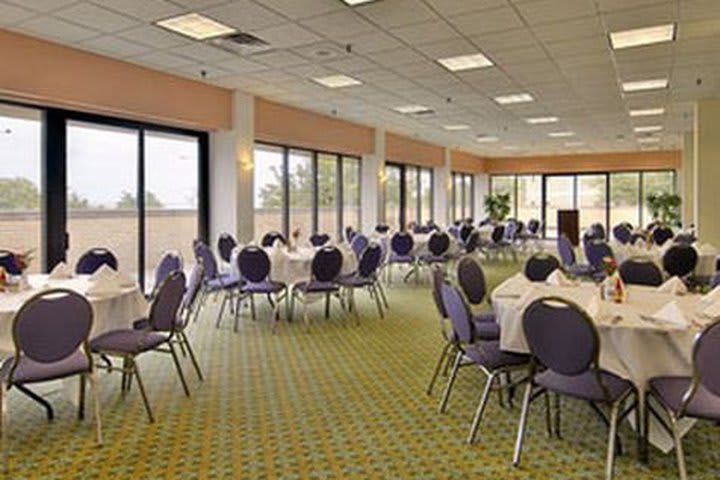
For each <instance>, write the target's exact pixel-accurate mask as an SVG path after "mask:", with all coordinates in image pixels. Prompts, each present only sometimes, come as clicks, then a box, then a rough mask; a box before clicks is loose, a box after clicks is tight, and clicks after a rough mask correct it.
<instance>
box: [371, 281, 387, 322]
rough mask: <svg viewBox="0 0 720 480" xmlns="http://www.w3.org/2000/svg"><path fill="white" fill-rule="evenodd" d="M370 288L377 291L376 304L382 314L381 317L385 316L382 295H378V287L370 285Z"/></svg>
mask: <svg viewBox="0 0 720 480" xmlns="http://www.w3.org/2000/svg"><path fill="white" fill-rule="evenodd" d="M370 288H371V289H372V290H371V291H372V292H374V293H375V295H374V297H375V305H377V309H378V314H379V315H380V318H385V314H384V313H383V308H382V303H380V302H381V300H380V295H378V292H377V289H376V288H375V287H373V286H372V285H370Z"/></svg>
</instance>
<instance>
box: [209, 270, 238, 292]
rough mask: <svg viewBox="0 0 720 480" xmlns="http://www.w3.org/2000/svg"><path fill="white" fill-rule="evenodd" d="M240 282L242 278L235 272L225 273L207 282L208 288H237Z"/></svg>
mask: <svg viewBox="0 0 720 480" xmlns="http://www.w3.org/2000/svg"><path fill="white" fill-rule="evenodd" d="M239 283H240V278H238V276H237V275H235V274H234V273H223V274H221V275H220V276H218V277H217V278H213V279H210V280H208V281H207V282H205V286H206V288H207V289H208V290H221V289H223V288H235V287H237V286H238V284H239Z"/></svg>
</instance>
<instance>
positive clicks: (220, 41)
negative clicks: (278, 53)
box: [210, 32, 271, 55]
mask: <svg viewBox="0 0 720 480" xmlns="http://www.w3.org/2000/svg"><path fill="white" fill-rule="evenodd" d="M210 43H211V44H213V45H215V46H216V47H220V48H222V49H223V50H226V51H228V52H231V53H235V54H238V55H251V54H253V53H260V52H265V51H267V50H270V48H271V46H270V44H269V43H268V42H266V41H265V40H263V39H262V38H259V37H256V36H255V35H252V34H250V33H244V32H240V33H233V34H230V35H225V36H222V37H218V38H214V39H212V40H210Z"/></svg>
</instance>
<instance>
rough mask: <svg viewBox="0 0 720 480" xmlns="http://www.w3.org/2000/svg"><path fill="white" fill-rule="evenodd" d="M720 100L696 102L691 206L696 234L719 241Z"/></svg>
mask: <svg viewBox="0 0 720 480" xmlns="http://www.w3.org/2000/svg"><path fill="white" fill-rule="evenodd" d="M719 125H720V100H717V99H712V100H700V101H699V102H697V104H696V105H695V132H694V133H695V135H694V140H695V146H694V148H693V154H694V157H695V162H694V174H693V193H694V196H695V201H694V210H695V215H694V217H695V222H696V227H697V235H698V238H699V239H700V240H701V241H702V242H706V243H711V244H713V245H720V216H718V211H717V198H718V197H717V190H718V189H717V179H718V178H720V162H718V157H719V156H720V126H719Z"/></svg>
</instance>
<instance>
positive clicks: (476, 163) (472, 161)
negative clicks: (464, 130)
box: [450, 150, 487, 173]
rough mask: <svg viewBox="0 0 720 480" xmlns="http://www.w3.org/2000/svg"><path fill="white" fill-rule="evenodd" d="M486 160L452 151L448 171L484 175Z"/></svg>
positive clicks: (470, 154)
mask: <svg viewBox="0 0 720 480" xmlns="http://www.w3.org/2000/svg"><path fill="white" fill-rule="evenodd" d="M486 160H487V159H485V158H483V157H478V156H477V155H474V154H472V153H467V152H461V151H460V150H453V151H452V152H451V156H450V170H452V171H453V172H462V173H484V172H485V170H486V165H485V163H486V162H485V161H486Z"/></svg>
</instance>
